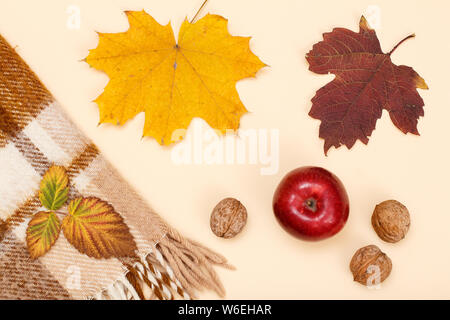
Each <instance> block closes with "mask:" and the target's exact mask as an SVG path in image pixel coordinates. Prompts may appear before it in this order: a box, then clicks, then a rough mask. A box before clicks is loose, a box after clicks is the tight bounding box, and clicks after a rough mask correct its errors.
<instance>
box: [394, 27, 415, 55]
mask: <svg viewBox="0 0 450 320" xmlns="http://www.w3.org/2000/svg"><path fill="white" fill-rule="evenodd" d="M415 36H416V35H415V34H414V33H413V34H410V35H409V36H407V37H406V38H404V39H403V40H402V41H400V42H399V43H397V44H396V45H395V47H394V48H393V49H392V50H391V51H390V52H389V53H388V55H389V56H390V55H391V54H393V53H394V51H395V50H397V48H398V47H399V46H400V45H401V44H402V43H403V42H405V41H406V40H408V39H411V38H414V37H415Z"/></svg>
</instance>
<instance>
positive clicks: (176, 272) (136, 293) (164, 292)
mask: <svg viewBox="0 0 450 320" xmlns="http://www.w3.org/2000/svg"><path fill="white" fill-rule="evenodd" d="M123 263H124V265H125V266H126V267H127V270H126V272H125V273H124V275H123V276H122V277H120V278H119V279H117V280H116V281H115V282H114V283H113V284H111V285H110V286H109V287H108V288H106V289H105V290H103V291H101V292H99V293H98V294H97V295H96V296H95V297H93V299H96V300H105V299H106V300H174V299H184V300H190V299H195V292H196V291H201V290H202V289H209V290H214V291H215V292H217V294H218V295H219V296H221V297H223V296H224V295H225V289H224V287H223V285H222V283H221V281H220V279H219V277H218V276H217V273H216V271H215V270H214V268H213V266H214V265H220V266H222V267H225V268H228V269H234V268H233V267H232V266H230V265H229V264H227V261H226V259H225V258H224V257H223V256H221V255H219V254H217V253H215V252H213V251H211V250H210V249H208V248H206V247H204V246H203V245H201V244H200V243H198V242H196V241H193V240H189V239H185V238H183V237H182V236H181V235H180V234H179V233H178V232H177V231H175V230H169V232H168V233H167V234H166V236H165V237H164V238H163V239H161V241H160V242H159V243H157V244H156V246H155V247H154V248H153V251H152V252H150V253H149V254H147V255H145V256H141V257H139V258H135V259H132V260H131V261H123Z"/></svg>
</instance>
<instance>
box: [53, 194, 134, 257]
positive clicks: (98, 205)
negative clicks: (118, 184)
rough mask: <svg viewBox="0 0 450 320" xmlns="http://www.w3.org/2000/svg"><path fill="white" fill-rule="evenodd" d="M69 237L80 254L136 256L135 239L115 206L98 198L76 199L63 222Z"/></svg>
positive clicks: (70, 205) (65, 233)
mask: <svg viewBox="0 0 450 320" xmlns="http://www.w3.org/2000/svg"><path fill="white" fill-rule="evenodd" d="M62 229H63V232H64V235H65V237H66V239H67V240H68V241H69V242H70V243H71V244H72V245H73V246H74V247H75V248H76V249H77V250H78V251H79V252H81V253H83V254H86V255H88V256H89V257H92V258H96V259H101V258H111V257H117V258H118V257H126V256H134V255H135V251H136V250H137V247H136V243H135V242H134V238H133V236H132V235H131V233H130V230H129V228H128V226H127V225H126V224H125V222H124V221H123V218H122V217H121V216H120V215H119V214H118V213H116V212H115V211H114V208H113V207H112V206H111V205H110V204H108V203H107V202H105V201H102V200H100V199H98V198H93V197H91V198H77V199H75V200H73V201H71V202H70V204H69V215H67V216H66V217H65V218H64V220H63V222H62Z"/></svg>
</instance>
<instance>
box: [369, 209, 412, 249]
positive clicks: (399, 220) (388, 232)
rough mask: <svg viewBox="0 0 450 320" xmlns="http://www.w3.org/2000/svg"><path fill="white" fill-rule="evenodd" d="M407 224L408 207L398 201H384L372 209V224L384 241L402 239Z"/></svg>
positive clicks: (393, 241) (407, 226) (408, 223)
mask: <svg viewBox="0 0 450 320" xmlns="http://www.w3.org/2000/svg"><path fill="white" fill-rule="evenodd" d="M409 225H410V218H409V212H408V209H407V208H406V207H405V206H404V205H403V204H401V203H400V202H398V201H395V200H387V201H384V202H382V203H380V204H379V205H377V206H376V207H375V210H374V211H373V214H372V226H373V228H374V229H375V232H376V233H377V234H378V236H379V237H380V238H381V239H382V240H384V241H386V242H391V243H395V242H398V241H400V240H402V239H403V238H404V237H405V235H406V233H407V232H408V230H409Z"/></svg>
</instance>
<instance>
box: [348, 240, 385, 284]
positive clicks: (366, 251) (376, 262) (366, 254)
mask: <svg viewBox="0 0 450 320" xmlns="http://www.w3.org/2000/svg"><path fill="white" fill-rule="evenodd" d="M350 270H351V271H352V273H353V279H354V280H355V281H357V282H359V283H361V284H363V285H365V286H368V287H370V286H373V285H377V284H379V283H381V282H383V281H384V280H386V278H387V277H388V276H389V274H390V273H391V270H392V261H391V259H389V257H388V256H387V255H386V254H385V253H384V252H382V251H381V250H380V248H378V247H377V246H375V245H370V246H366V247H363V248H361V249H359V250H358V251H356V253H355V254H354V255H353V258H352V261H351V262H350Z"/></svg>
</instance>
